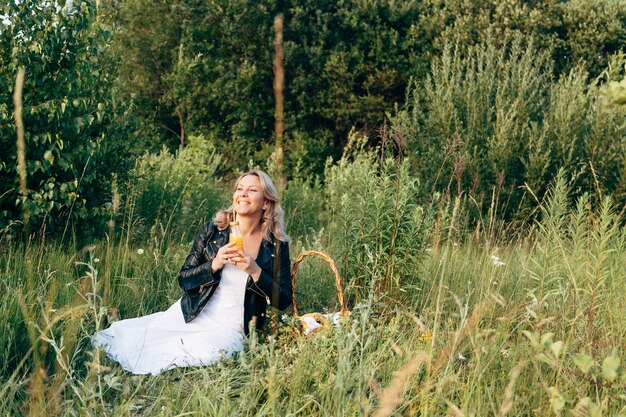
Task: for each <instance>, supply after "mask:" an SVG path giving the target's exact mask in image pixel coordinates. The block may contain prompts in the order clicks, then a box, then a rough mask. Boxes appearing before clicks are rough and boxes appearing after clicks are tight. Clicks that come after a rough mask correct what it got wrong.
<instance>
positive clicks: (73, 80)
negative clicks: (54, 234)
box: [0, 0, 132, 234]
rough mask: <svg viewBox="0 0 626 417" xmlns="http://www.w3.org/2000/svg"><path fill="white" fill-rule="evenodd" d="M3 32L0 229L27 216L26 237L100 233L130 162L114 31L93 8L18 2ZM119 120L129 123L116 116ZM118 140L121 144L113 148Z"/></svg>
mask: <svg viewBox="0 0 626 417" xmlns="http://www.w3.org/2000/svg"><path fill="white" fill-rule="evenodd" d="M4 12H5V15H6V18H5V22H4V24H3V26H2V27H1V32H0V74H1V76H0V138H1V139H2V141H1V143H0V174H1V176H2V178H3V179H4V180H3V181H1V182H0V228H4V227H7V225H9V224H11V223H12V222H15V221H16V220H19V219H20V218H21V215H22V213H28V218H29V219H30V224H28V225H26V226H27V229H26V231H30V230H33V229H36V228H39V227H40V226H41V225H42V224H44V223H45V224H46V227H47V230H48V231H59V232H63V234H65V232H67V231H68V230H69V229H70V227H72V226H73V225H74V221H75V220H81V223H80V228H81V231H85V232H86V231H88V230H89V229H90V228H91V229H93V228H97V227H98V224H99V223H98V222H92V221H89V222H87V220H97V219H100V218H101V216H102V215H103V214H104V213H105V212H106V208H107V201H109V200H110V196H109V194H110V193H109V192H108V190H110V188H111V178H112V173H113V172H115V171H120V170H121V168H123V167H124V166H125V165H126V164H127V162H126V160H125V155H124V150H125V149H127V145H126V143H125V142H124V141H126V140H127V137H126V135H125V133H126V132H127V131H128V130H129V129H130V128H131V124H130V123H131V120H132V118H129V117H126V116H125V112H126V108H125V106H124V105H123V104H122V103H120V102H119V101H116V100H115V99H114V98H113V92H112V88H113V80H114V77H115V60H113V59H111V57H110V56H109V55H107V45H108V41H109V38H110V29H109V27H108V26H107V25H106V23H105V22H104V21H103V20H102V19H101V17H100V16H98V14H97V12H98V10H97V8H96V6H94V5H92V4H88V3H85V2H82V3H81V2H78V1H74V2H70V3H67V4H66V3H65V2H39V1H34V0H24V1H17V0H11V1H9V3H8V4H7V5H6V6H5V9H4ZM19 67H24V68H25V70H26V77H25V83H24V91H23V115H24V125H25V141H26V161H27V166H26V171H27V187H28V192H27V195H26V196H20V195H19V193H18V175H17V173H16V145H15V138H16V133H15V124H14V120H13V102H12V95H13V89H14V82H15V76H16V73H17V69H18V68H19ZM114 114H118V115H120V117H114V116H113V115H114ZM114 138H116V140H113V139H114Z"/></svg>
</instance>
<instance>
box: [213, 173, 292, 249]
mask: <svg viewBox="0 0 626 417" xmlns="http://www.w3.org/2000/svg"><path fill="white" fill-rule="evenodd" d="M248 175H254V176H256V177H257V178H259V182H260V183H261V191H262V192H263V196H264V197H265V200H267V203H268V204H269V208H268V209H267V210H265V211H264V212H263V217H261V230H262V232H263V238H264V239H265V240H270V237H271V235H274V237H275V238H276V239H278V240H280V241H282V242H289V241H291V238H290V237H289V236H288V235H287V233H286V232H285V212H284V211H283V208H282V207H281V206H280V196H279V195H278V191H276V187H275V186H274V183H273V182H272V179H271V178H270V176H269V175H267V173H265V172H264V171H261V170H260V169H255V170H252V171H248V172H246V173H245V174H243V175H241V176H240V177H239V178H237V181H235V186H234V187H233V192H235V190H236V189H237V186H238V185H239V181H241V180H242V178H243V177H245V176H248ZM234 207H235V206H234V205H231V206H230V207H228V208H227V209H224V210H220V211H218V212H217V213H216V214H215V217H214V218H213V222H215V225H216V226H217V227H219V228H220V229H226V228H227V227H228V224H229V223H230V222H231V221H232V220H233V209H234Z"/></svg>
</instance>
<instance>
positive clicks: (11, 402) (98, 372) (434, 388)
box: [0, 192, 626, 416]
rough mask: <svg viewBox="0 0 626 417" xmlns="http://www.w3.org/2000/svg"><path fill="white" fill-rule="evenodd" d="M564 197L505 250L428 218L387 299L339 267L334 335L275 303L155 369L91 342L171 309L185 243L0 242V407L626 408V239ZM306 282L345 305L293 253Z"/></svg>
mask: <svg viewBox="0 0 626 417" xmlns="http://www.w3.org/2000/svg"><path fill="white" fill-rule="evenodd" d="M556 195H557V196H556V197H553V198H552V201H551V202H550V203H549V204H548V205H547V207H545V208H544V214H543V220H542V221H541V222H540V223H537V224H535V225H534V227H532V228H531V231H530V232H528V233H527V234H526V237H524V238H523V239H522V238H519V239H517V240H516V241H515V242H510V243H507V244H500V245H496V244H495V243H494V242H493V241H490V240H486V239H481V238H476V236H475V235H471V234H469V233H468V234H467V236H465V237H464V238H458V239H453V238H452V237H450V235H446V236H447V237H446V238H445V239H444V238H442V236H443V233H441V232H437V230H439V231H442V230H445V229H446V227H442V225H441V224H438V223H435V225H434V226H433V230H432V231H431V232H432V233H431V234H430V237H429V239H428V241H427V243H426V247H425V248H424V250H423V251H421V253H420V255H419V267H418V268H417V269H416V270H415V274H416V275H418V276H419V279H414V280H406V281H405V282H406V283H405V284H403V285H401V286H400V287H399V288H396V290H395V291H388V292H386V291H383V290H382V289H384V288H387V289H389V288H390V287H392V286H393V284H389V283H387V285H385V283H384V282H380V281H377V280H376V279H373V280H371V281H369V282H368V283H367V285H366V286H365V287H362V288H360V291H359V293H360V294H365V295H364V296H361V297H356V296H352V297H351V296H350V292H351V289H350V288H351V287H350V282H351V281H350V277H348V278H347V279H346V278H345V277H344V281H345V284H347V287H346V288H347V292H348V298H349V300H350V305H349V307H350V310H351V314H350V315H349V316H348V317H345V318H344V320H343V322H342V324H341V326H340V327H339V328H334V327H331V328H328V329H326V330H324V331H322V332H320V333H317V334H315V335H313V336H311V337H307V338H304V337H302V336H300V335H299V333H298V323H297V320H296V319H294V318H293V317H292V316H291V314H290V313H289V312H287V313H286V314H283V313H278V314H275V315H274V317H275V321H274V322H273V323H272V325H271V326H270V327H271V330H270V331H268V334H263V335H254V336H252V337H251V338H250V339H249V340H248V342H247V347H246V349H245V350H244V351H243V352H242V353H240V354H238V355H236V356H235V357H233V358H231V359H229V360H223V361H222V362H219V363H216V364H215V365H213V366H209V367H205V368H190V369H177V370H173V371H168V372H165V373H163V374H161V375H159V376H157V377H152V376H133V375H130V374H128V373H126V372H124V371H123V370H122V369H121V368H120V367H119V366H118V365H117V364H116V363H114V362H111V361H110V360H108V359H106V358H105V357H104V355H103V354H102V353H101V352H98V351H94V350H93V349H91V347H90V344H89V336H90V335H91V334H93V333H94V332H95V331H96V330H98V329H101V328H103V327H106V326H107V325H108V323H109V322H111V321H113V320H117V319H121V318H129V317H135V316H137V315H143V314H148V313H152V312H156V311H160V310H163V309H165V308H167V307H168V306H169V305H170V304H171V303H172V302H173V301H175V300H176V299H177V298H178V297H179V296H180V291H179V289H178V287H177V282H176V275H177V272H178V269H179V267H180V265H181V264H182V261H183V259H184V257H185V255H186V252H187V250H188V247H189V243H188V242H184V243H175V244H170V245H169V246H168V247H167V248H165V249H163V248H160V247H153V246H154V245H151V244H150V243H146V245H145V246H144V247H139V246H136V247H135V246H133V247H131V246H128V245H127V244H125V243H124V240H123V239H122V238H120V239H119V240H120V242H115V243H113V242H107V241H104V242H100V243H97V244H95V245H93V246H89V247H85V248H82V249H78V250H77V249H76V248H69V247H67V246H64V247H60V246H56V245H55V244H51V243H49V244H46V243H41V242H37V241H33V242H31V243H30V244H26V245H24V244H15V243H9V242H4V243H3V245H2V252H3V256H2V258H1V261H0V262H1V263H0V271H1V272H0V274H1V276H2V278H1V280H0V282H2V292H1V293H0V300H1V302H0V339H1V342H2V343H0V346H2V348H1V349H2V350H1V351H0V366H1V368H0V371H1V373H0V375H1V378H2V379H1V381H2V384H1V385H0V386H1V391H2V392H1V396H0V397H1V398H2V402H1V405H0V414H1V415H3V416H19V415H32V416H37V415H60V416H61V415H62V416H65V415H68V416H69V415H72V416H74V415H77V416H78V415H80V416H83V415H93V416H104V415H110V416H124V415H128V416H153V415H159V416H160V415H162V416H183V415H197V416H231V415H255V416H263V415H271V416H287V415H303V416H308V415H316V416H358V415H375V416H386V415H403V416H404V415H406V416H415V415H421V416H431V415H433V416H439V415H441V416H447V415H453V416H491V415H497V416H504V415H510V416H548V415H580V416H587V415H588V416H600V415H606V416H614V415H626V396H625V394H624V393H625V392H626V372H625V371H624V367H623V366H622V362H621V359H623V358H624V356H623V349H624V340H625V339H624V332H625V329H626V307H625V305H626V303H624V301H623V300H624V299H625V290H626V279H625V278H626V272H625V271H626V251H625V248H626V234H625V233H624V229H623V227H620V226H619V224H620V223H619V221H620V219H619V217H618V214H617V213H615V212H613V211H611V209H610V202H607V203H606V204H605V205H604V206H602V207H599V208H598V209H597V210H591V209H590V205H589V200H588V199H586V197H583V198H581V199H580V200H579V201H578V205H577V206H576V207H572V208H568V207H567V205H566V204H565V202H564V200H562V199H561V200H559V198H558V192H557V193H556ZM448 226H450V225H448ZM472 236H473V237H472ZM112 240H113V239H112ZM303 246H306V245H305V244H303V243H302V242H301V241H296V243H295V244H293V245H292V252H293V253H292V256H293V257H294V258H295V255H297V253H298V252H299V251H301V250H304V249H306V248H305V247H303ZM376 256H382V255H380V254H378V255H376ZM340 269H341V268H340ZM373 276H375V274H374V275H373ZM298 280H299V281H298V282H299V285H298V288H297V290H298V291H297V293H298V297H299V307H300V310H301V311H303V312H307V311H313V310H316V311H320V310H323V309H324V308H328V309H330V310H333V309H336V308H337V301H336V300H335V298H336V292H335V290H334V286H333V277H332V273H331V272H330V270H328V269H327V268H325V266H324V265H323V264H322V263H318V262H314V261H311V262H308V261H307V262H305V263H303V265H302V267H301V268H300V269H299V273H298ZM390 294H394V296H391V295H390Z"/></svg>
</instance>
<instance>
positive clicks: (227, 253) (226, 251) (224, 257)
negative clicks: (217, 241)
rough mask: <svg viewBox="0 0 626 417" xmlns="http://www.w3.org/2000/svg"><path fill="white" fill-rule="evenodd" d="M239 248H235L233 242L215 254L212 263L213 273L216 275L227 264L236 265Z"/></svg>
mask: <svg viewBox="0 0 626 417" xmlns="http://www.w3.org/2000/svg"><path fill="white" fill-rule="evenodd" d="M237 255H238V254H237V247H236V246H235V242H231V243H229V244H227V245H224V246H222V247H221V248H219V250H218V251H217V254H215V258H214V259H213V262H212V263H211V271H212V272H213V273H216V272H217V271H219V270H220V269H222V268H224V265H226V264H235V260H236V257H237Z"/></svg>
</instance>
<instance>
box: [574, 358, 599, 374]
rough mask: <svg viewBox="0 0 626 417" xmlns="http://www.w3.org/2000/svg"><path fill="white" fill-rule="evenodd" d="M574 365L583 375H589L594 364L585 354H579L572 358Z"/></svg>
mask: <svg viewBox="0 0 626 417" xmlns="http://www.w3.org/2000/svg"><path fill="white" fill-rule="evenodd" d="M574 365H576V366H577V367H578V369H580V370H581V371H582V372H583V373H584V374H587V373H589V371H590V370H591V368H593V367H594V366H595V365H596V363H595V361H594V360H593V358H592V357H591V356H589V355H587V354H585V353H579V354H578V355H575V356H574Z"/></svg>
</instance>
